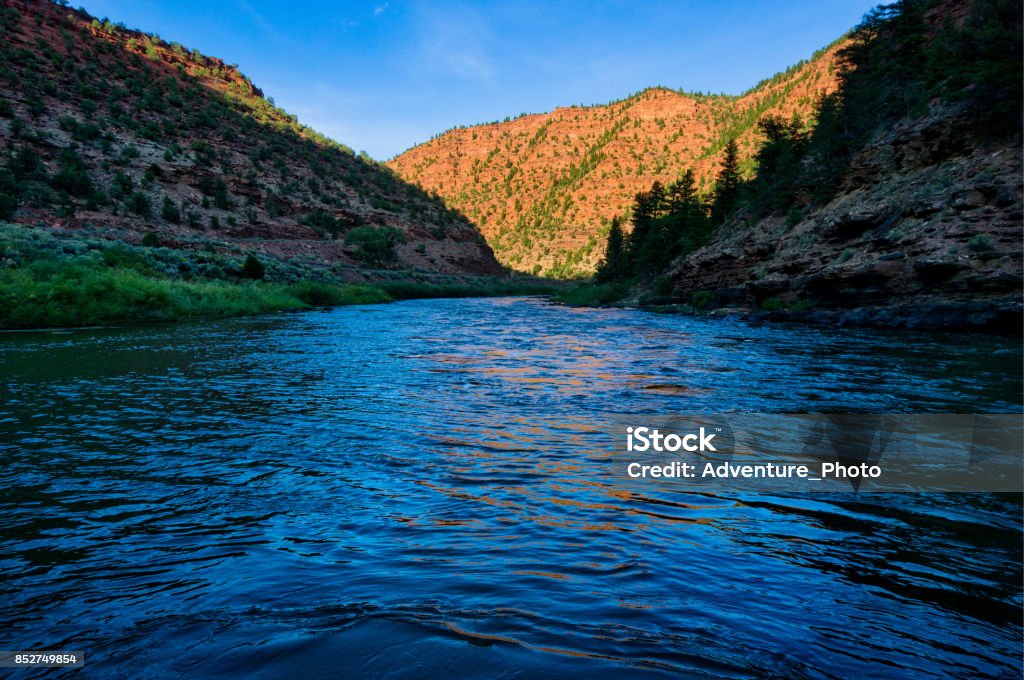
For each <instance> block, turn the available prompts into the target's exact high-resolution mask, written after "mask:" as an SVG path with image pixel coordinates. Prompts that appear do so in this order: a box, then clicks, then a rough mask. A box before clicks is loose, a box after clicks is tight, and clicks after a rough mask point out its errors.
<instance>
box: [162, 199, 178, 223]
mask: <svg viewBox="0 0 1024 680" xmlns="http://www.w3.org/2000/svg"><path fill="white" fill-rule="evenodd" d="M160 216H161V217H163V218H164V219H165V220H167V221H168V222H173V223H175V224H178V223H179V222H181V211H180V210H178V206H177V205H175V204H174V201H172V200H171V199H170V197H168V196H164V202H163V206H162V207H161V209H160Z"/></svg>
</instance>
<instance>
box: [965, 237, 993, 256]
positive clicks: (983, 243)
mask: <svg viewBox="0 0 1024 680" xmlns="http://www.w3.org/2000/svg"><path fill="white" fill-rule="evenodd" d="M967 249H968V250H970V251H971V252H972V253H988V252H991V251H993V250H995V249H996V244H995V242H993V241H992V237H991V236H989V235H988V234H975V235H974V236H972V237H971V240H969V241H968V242H967Z"/></svg>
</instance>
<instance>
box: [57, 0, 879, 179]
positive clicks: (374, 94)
mask: <svg viewBox="0 0 1024 680" xmlns="http://www.w3.org/2000/svg"><path fill="white" fill-rule="evenodd" d="M79 1H84V6H85V8H86V9H87V10H89V12H90V13H92V14H94V15H96V16H98V17H101V18H102V17H109V18H110V19H111V20H112V21H114V22H118V21H123V22H124V23H125V24H127V25H128V26H129V27H131V28H139V29H142V30H145V31H149V32H153V33H157V34H159V35H160V36H161V37H162V38H164V39H166V40H175V41H178V42H180V43H183V44H184V45H186V46H187V47H189V48H192V47H197V48H199V49H200V50H201V51H202V52H204V53H205V54H208V55H211V56H216V57H220V58H222V59H224V60H225V61H226V62H228V63H237V64H238V65H239V66H240V68H241V69H242V72H243V73H245V74H246V75H248V76H249V77H250V78H252V80H253V81H254V82H255V83H256V85H257V86H258V87H261V88H263V91H264V92H265V93H266V94H267V95H268V96H272V97H273V98H274V99H275V101H276V103H277V104H278V106H281V107H282V108H284V109H285V110H287V111H289V112H290V113H294V114H296V115H298V117H299V120H301V121H302V122H303V123H305V124H307V125H309V126H311V127H313V128H315V129H316V130H319V131H320V132H322V133H324V134H326V135H329V136H331V137H333V138H335V139H337V140H338V141H340V142H343V143H345V144H348V145H349V146H351V147H353V148H354V149H356V150H357V151H358V150H365V151H367V152H368V153H369V154H370V155H371V156H373V157H374V158H377V159H381V160H383V159H387V158H390V157H391V156H393V155H395V154H397V153H399V152H401V151H403V150H404V149H406V148H408V147H410V146H413V145H414V144H417V143H419V142H422V141H425V140H427V139H429V138H430V137H431V136H432V135H434V134H436V133H438V132H442V131H444V130H446V129H448V128H450V127H453V126H456V125H467V124H473V123H480V122H487V121H491V120H498V119H503V118H505V117H506V116H513V117H514V116H516V115H518V114H520V113H523V112H540V111H550V110H551V109H553V108H555V107H557V106H567V105H571V104H581V103H583V104H598V103H604V102H607V101H609V100H612V99H620V98H622V97H624V96H626V95H628V94H631V93H633V92H636V91H638V90H642V89H643V88H645V87H648V86H651V85H666V86H669V87H684V88H686V89H687V90H699V91H708V90H711V91H715V92H728V93H738V92H741V91H742V90H745V89H746V88H748V87H750V86H751V85H753V84H755V83H756V82H757V81H759V80H761V79H762V78H765V77H768V76H770V75H772V74H773V73H775V72H777V71H780V70H782V69H784V68H785V67H787V66H789V65H790V64H792V63H794V62H796V61H799V60H800V59H804V58H806V57H808V56H810V54H811V53H812V52H813V51H814V50H816V49H818V48H819V47H822V46H824V45H826V44H828V43H829V42H831V41H832V40H833V39H835V38H836V37H838V36H839V35H840V34H842V33H843V32H844V31H846V30H847V29H849V28H851V27H852V26H853V25H855V24H856V23H857V22H858V21H859V20H860V18H861V16H863V14H864V12H866V11H867V10H868V9H870V8H871V7H872V6H873V5H874V4H876V3H875V2H869V1H866V0H865V1H860V0H801V1H799V2H781V1H780V2H770V1H768V0H762V1H760V2H753V1H751V0H718V1H712V0H706V1H704V2H697V1H693V0H668V1H666V2H642V1H629V0H611V1H605V0H591V1H590V2H586V1H583V2H574V1H571V2H559V1H556V0H551V1H549V2H532V1H531V0H512V1H508V2H506V1H498V2H440V1H438V2H426V1H419V0H373V1H371V2H330V1H327V0H312V1H299V0H291V1H284V0H221V1H220V2H216V3H211V2H207V1H204V0H73V2H72V4H77V2H79Z"/></svg>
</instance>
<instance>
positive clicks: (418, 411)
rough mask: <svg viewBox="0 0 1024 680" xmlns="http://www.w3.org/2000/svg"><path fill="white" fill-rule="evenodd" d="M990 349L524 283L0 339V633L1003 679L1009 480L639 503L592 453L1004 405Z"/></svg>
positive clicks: (566, 665)
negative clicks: (652, 438) (496, 289)
mask: <svg viewBox="0 0 1024 680" xmlns="http://www.w3.org/2000/svg"><path fill="white" fill-rule="evenodd" d="M1020 353H1021V346H1020V341H1019V340H1011V339H1002V338H993V337H985V336H972V335H952V334H934V333H933V334H924V333H920V334H918V333H909V332H901V333H886V332H881V331H873V330H863V329H856V330H855V329H824V328H812V327H801V326H785V325H769V324H765V325H754V324H750V323H745V322H740V321H730V320H710V319H700V318H689V317H679V316H666V315H656V314H650V313H644V312H638V311H630V310H599V309H572V308H566V307H562V306H558V305H554V304H550V303H548V302H546V301H544V300H542V299H537V298H502V299H479V300H423V301H408V302H401V303H396V304H391V305H383V306H363V307H346V308H338V309H334V310H330V311H322V312H312V313H303V314H293V315H278V316H268V317H258V318H248V319H237V320H227V321H218V322H203V323H182V324H166V325H153V326H145V327H132V328H109V329H98V330H81V331H73V332H37V333H14V334H5V335H2V336H0V391H2V397H3V398H2V402H0V460H2V462H3V465H2V467H0V481H2V488H3V494H2V496H0V538H2V541H0V574H2V576H0V648H2V649H11V650H13V649H26V650H28V649H46V650H56V649H74V650H84V651H85V653H86V659H87V661H86V669H87V670H90V669H91V671H92V675H100V674H102V675H104V676H107V677H125V678H137V677H164V676H166V677H180V676H182V675H192V676H196V675H202V676H209V677H267V678H277V677H289V676H290V677H311V676H313V675H314V674H324V673H326V674H330V675H337V676H341V677H348V676H352V675H377V676H383V677H387V676H397V677H436V676H437V675H439V674H442V673H444V674H453V675H480V676H485V677H495V676H498V675H501V674H502V673H505V674H511V673H513V672H519V673H522V674H524V675H536V674H544V675H552V674H556V673H569V674H581V675H582V674H587V675H590V676H599V677H600V676H607V677H616V678H618V677H623V676H628V675H632V674H636V675H654V676H656V675H659V674H664V675H671V674H681V675H684V676H686V677H694V676H697V677H700V676H702V675H704V676H709V677H751V676H758V675H774V676H777V677H836V676H838V677H875V678H881V677H910V676H914V677H928V676H936V677H942V676H949V675H958V674H959V675H963V676H971V677H986V676H994V677H1015V678H1016V677H1020V674H1021V644H1022V630H1021V605H1022V586H1021V583H1022V547H1021V546H1022V524H1021V497H1020V495H996V494H960V495H954V494H947V495H944V494H926V493H920V494H854V493H843V494H814V495H804V496H800V495H770V494H754V493H734V494H727V493H717V494H716V493H694V492H690V491H673V490H672V489H671V488H664V487H651V488H650V490H649V491H647V492H645V491H644V490H643V489H639V490H638V489H635V488H634V489H631V490H629V489H624V488H622V486H621V485H617V484H616V483H615V480H614V479H613V476H612V475H611V473H610V472H609V470H608V469H607V465H606V460H607V459H606V458H605V457H603V456H602V455H601V452H602V451H606V450H607V448H608V447H609V443H608V435H607V432H606V431H605V429H604V428H603V424H605V423H607V422H610V421H611V420H612V419H614V418H615V417H617V416H621V415H623V414H627V415H642V414H661V413H666V412H686V413H722V412H726V411H741V412H755V413H799V412H841V411H868V412H879V413H978V412H981V413H986V412H991V413H1007V412H1009V413H1013V412H1020V409H1021V404H1022V398H1021V385H1022V383H1021V378H1022V376H1021V361H1020ZM62 672H64V673H68V674H69V675H70V674H72V673H76V672H78V671H70V670H68V671H62ZM60 673H61V672H58V675H59V674H60Z"/></svg>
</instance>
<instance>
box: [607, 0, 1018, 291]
mask: <svg viewBox="0 0 1024 680" xmlns="http://www.w3.org/2000/svg"><path fill="white" fill-rule="evenodd" d="M936 4H937V0H898V1H897V2H894V3H892V4H888V5H880V6H879V7H877V8H875V9H874V10H872V11H870V12H868V14H867V15H866V16H865V17H864V20H863V21H862V22H861V24H860V25H859V26H857V28H856V29H854V32H853V35H852V37H851V40H850V42H849V45H848V46H846V47H845V48H843V50H842V51H841V53H840V61H841V68H840V72H839V83H838V87H837V88H836V90H835V91H834V92H832V93H829V94H826V95H824V96H823V97H822V98H821V99H820V100H819V102H818V104H817V106H816V111H815V124H814V126H813V127H811V126H808V125H806V124H805V122H804V121H803V120H801V119H800V118H799V117H797V116H794V117H793V118H792V119H790V120H786V119H784V118H783V117H781V116H777V115H767V116H764V117H762V118H761V119H760V120H759V121H758V130H759V131H760V132H761V134H762V136H763V142H762V143H761V146H760V147H759V148H758V150H757V151H756V152H755V154H754V161H755V166H756V169H755V172H754V174H753V176H752V177H751V178H750V179H748V180H744V179H743V177H742V176H741V174H740V171H739V159H738V147H737V144H736V140H735V139H731V140H729V141H728V143H726V144H725V146H724V148H723V151H722V160H721V167H720V169H719V172H718V175H717V177H716V181H715V185H714V190H713V191H712V193H711V195H710V196H709V197H708V198H707V199H706V200H705V199H703V198H701V197H699V196H697V194H696V191H695V186H694V178H693V173H692V171H690V170H687V172H686V174H685V175H683V177H682V178H681V179H680V180H678V181H677V182H675V183H674V184H672V185H671V186H670V187H668V189H665V188H664V187H662V186H661V184H659V183H657V182H655V183H654V185H653V186H652V187H651V189H650V191H645V192H641V193H640V194H637V196H636V201H635V203H634V206H633V212H632V226H633V230H632V232H631V233H630V234H629V236H628V238H627V237H626V236H624V234H623V231H622V224H621V222H620V221H619V220H618V219H616V220H615V221H614V222H613V223H612V227H611V230H610V231H609V234H608V241H607V245H606V251H605V257H604V260H603V261H602V263H601V265H600V266H599V268H598V272H597V278H598V281H601V282H611V281H625V280H632V279H637V278H644V277H650V276H653V275H657V274H659V273H661V272H663V271H664V270H665V269H666V268H667V266H668V265H669V264H670V263H671V261H672V260H673V259H675V258H676V257H679V256H680V255H684V254H686V253H688V252H692V251H693V250H696V249H697V248H699V247H700V246H702V245H703V244H705V243H706V242H707V241H708V240H710V238H711V236H712V233H713V229H714V228H715V227H717V226H719V225H721V224H723V223H724V222H726V221H727V220H728V219H729V218H730V217H732V216H733V215H735V214H736V213H738V212H740V211H743V212H744V214H747V215H749V216H750V217H752V218H760V217H765V216H767V215H771V214H785V213H786V212H789V213H790V214H791V215H792V214H793V213H796V214H797V215H799V210H800V209H801V208H803V207H806V206H807V205H809V204H811V203H812V202H815V201H825V200H828V199H830V198H832V197H833V196H834V194H835V191H836V188H837V187H838V184H839V180H840V178H841V177H842V174H843V172H844V171H845V170H846V169H847V167H848V165H849V162H850V160H851V159H852V157H853V155H854V154H855V153H856V152H857V151H859V150H860V149H862V148H863V147H864V145H865V144H866V143H867V142H868V141H869V140H870V138H871V136H872V135H873V134H875V133H876V132H877V131H878V130H879V129H880V128H882V127H883V126H885V125H887V124H892V123H893V122H895V121H897V120H900V119H908V118H909V119H913V118H919V117H923V116H925V115H927V113H928V112H929V107H930V106H931V105H932V104H933V103H934V102H936V101H938V102H944V103H946V104H954V105H956V104H960V105H963V106H964V109H965V110H966V112H967V113H968V115H970V116H972V117H973V119H974V123H975V125H974V129H975V130H976V131H977V133H978V134H979V135H981V136H987V137H993V138H998V139H1007V138H1011V137H1013V136H1019V135H1020V133H1021V114H1022V101H1024V68H1022V59H1021V53H1022V49H1024V48H1022V21H1021V15H1022V6H1021V3H1020V2H1019V0H973V2H971V5H970V11H969V12H968V14H967V16H966V18H965V19H964V21H963V23H962V25H960V26H958V25H956V24H955V23H954V19H953V17H952V16H947V17H946V19H945V21H944V23H943V24H942V25H941V26H940V27H938V28H936V27H935V26H934V24H933V22H934V17H932V16H930V15H929V12H930V11H931V10H932V9H933V8H934V7H935V6H936Z"/></svg>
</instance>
